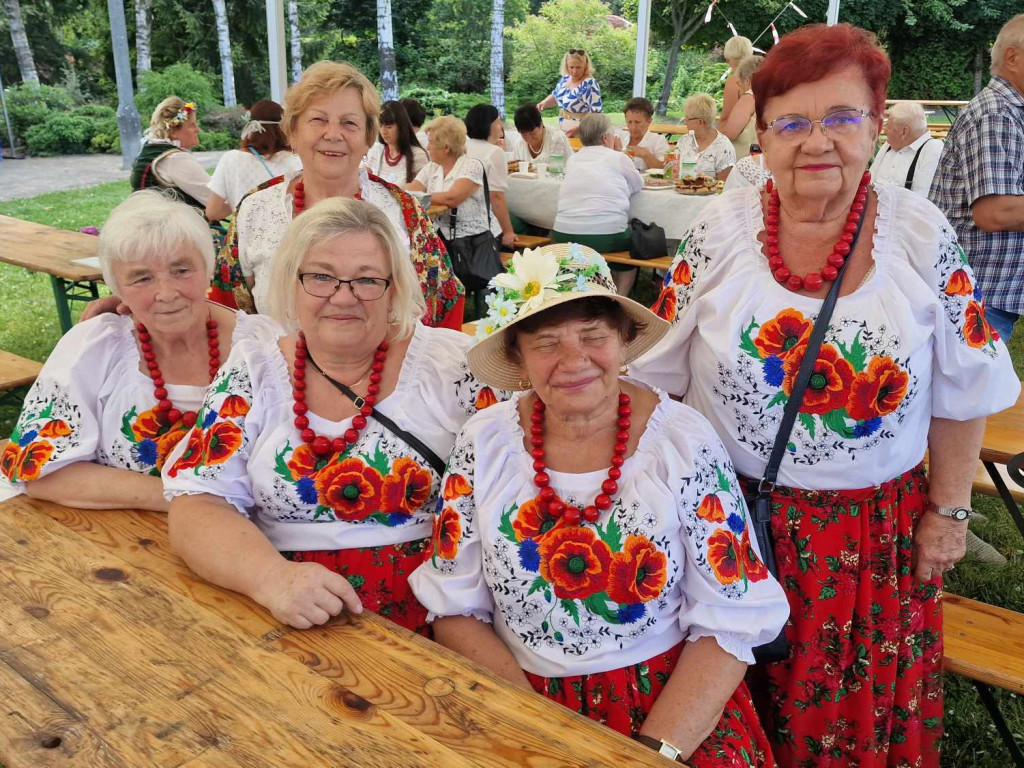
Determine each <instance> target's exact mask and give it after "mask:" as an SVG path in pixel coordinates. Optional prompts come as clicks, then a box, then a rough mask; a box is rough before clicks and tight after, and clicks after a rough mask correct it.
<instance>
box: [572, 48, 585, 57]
mask: <svg viewBox="0 0 1024 768" xmlns="http://www.w3.org/2000/svg"><path fill="white" fill-rule="evenodd" d="M569 53H578V54H579V55H580V56H586V55H587V52H586V51H584V50H583V49H582V48H570V49H569Z"/></svg>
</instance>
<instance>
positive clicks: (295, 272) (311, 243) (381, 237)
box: [268, 197, 427, 339]
mask: <svg viewBox="0 0 1024 768" xmlns="http://www.w3.org/2000/svg"><path fill="white" fill-rule="evenodd" d="M347 232H362V233H366V234H370V235H373V236H374V237H376V238H377V240H378V242H380V244H381V247H383V249H384V252H385V253H386V254H387V257H388V268H389V269H390V270H391V287H390V288H388V292H387V294H385V295H390V297H391V311H390V313H389V315H390V318H391V320H390V322H391V325H392V327H393V328H394V329H395V336H396V338H398V339H405V338H408V337H410V336H412V334H413V331H414V330H415V328H416V323H418V322H419V321H420V318H422V317H423V314H424V313H425V312H426V309H427V306H426V303H425V302H424V300H423V291H422V290H421V288H420V281H419V277H417V275H416V269H415V268H414V267H413V265H412V259H410V258H409V253H408V248H407V247H405V246H404V245H403V243H402V241H401V240H400V239H399V237H398V233H397V232H395V228H394V226H393V225H392V224H391V221H390V220H389V219H388V217H387V216H386V215H385V214H384V212H383V211H381V209H380V208H378V207H377V206H375V205H371V204H370V203H365V202H363V201H362V200H352V199H349V198H345V197H331V198H328V199H326V200H322V201H321V202H319V203H317V204H316V205H314V206H313V207H312V208H310V209H309V210H307V211H305V212H304V213H302V214H301V215H299V216H297V217H295V219H294V220H293V221H292V223H291V224H290V225H289V227H288V232H287V233H286V234H285V236H284V240H283V241H282V242H281V247H280V248H279V249H278V252H277V255H276V256H275V257H274V264H273V271H272V273H271V277H270V295H269V297H268V298H269V306H270V314H271V315H272V316H273V317H274V319H275V320H277V321H278V322H279V323H280V324H281V325H283V326H284V327H285V328H286V329H288V330H289V331H294V330H297V329H298V327H299V318H298V312H297V311H296V308H295V291H296V289H298V288H299V265H300V264H302V260H303V259H304V258H305V257H306V254H307V253H309V252H310V250H312V249H313V248H315V247H316V246H318V245H320V244H321V243H323V242H326V241H327V240H330V239H332V238H334V237H337V236H338V235H343V234H345V233H347Z"/></svg>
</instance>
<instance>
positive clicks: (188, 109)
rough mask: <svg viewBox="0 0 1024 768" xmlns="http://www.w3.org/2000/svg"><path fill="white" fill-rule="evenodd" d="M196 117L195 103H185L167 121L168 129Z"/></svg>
mask: <svg viewBox="0 0 1024 768" xmlns="http://www.w3.org/2000/svg"><path fill="white" fill-rule="evenodd" d="M195 116H196V103H195V102H194V101H186V102H185V103H184V104H183V105H182V107H181V109H179V110H178V112H177V113H176V114H175V115H174V117H172V118H171V119H170V120H168V121H167V127H168V128H177V127H178V126H179V125H181V124H182V123H184V122H186V121H188V120H189V119H191V118H194V117H195Z"/></svg>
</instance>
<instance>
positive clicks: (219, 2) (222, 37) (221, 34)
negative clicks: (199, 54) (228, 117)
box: [213, 0, 235, 107]
mask: <svg viewBox="0 0 1024 768" xmlns="http://www.w3.org/2000/svg"><path fill="white" fill-rule="evenodd" d="M213 13H214V15H215V16H216V17H217V50H218V51H219V52H220V76H221V80H222V81H223V83H224V106H225V107H233V106H235V69H234V66H233V65H232V63H231V34H230V33H229V32H228V9H227V4H226V3H225V2H224V0H213Z"/></svg>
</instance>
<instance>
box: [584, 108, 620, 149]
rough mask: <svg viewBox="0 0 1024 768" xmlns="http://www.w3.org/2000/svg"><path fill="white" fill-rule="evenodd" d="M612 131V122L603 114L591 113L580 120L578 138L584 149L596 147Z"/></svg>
mask: <svg viewBox="0 0 1024 768" xmlns="http://www.w3.org/2000/svg"><path fill="white" fill-rule="evenodd" d="M611 130H612V121H611V120H609V119H608V115H606V114H604V113H603V112H591V113H590V114H588V115H586V116H585V117H584V118H583V119H582V120H580V127H579V129H578V130H577V131H576V138H578V139H579V140H580V143H581V144H582V145H583V146H584V147H596V146H597V145H599V144H600V143H601V141H602V140H603V139H604V137H605V136H606V135H607V134H608V132H609V131H611Z"/></svg>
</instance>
